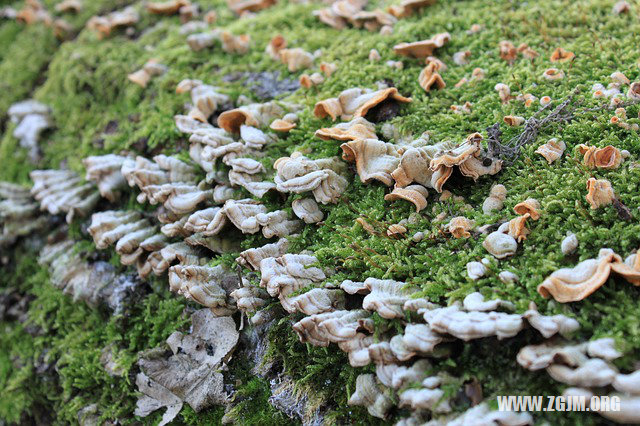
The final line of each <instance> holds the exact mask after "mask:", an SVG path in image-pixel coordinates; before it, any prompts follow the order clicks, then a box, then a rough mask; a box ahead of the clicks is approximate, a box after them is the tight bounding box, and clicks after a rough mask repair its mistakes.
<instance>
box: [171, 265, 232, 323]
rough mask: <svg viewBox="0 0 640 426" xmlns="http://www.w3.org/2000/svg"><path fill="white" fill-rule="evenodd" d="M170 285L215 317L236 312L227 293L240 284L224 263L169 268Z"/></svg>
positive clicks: (174, 290)
mask: <svg viewBox="0 0 640 426" xmlns="http://www.w3.org/2000/svg"><path fill="white" fill-rule="evenodd" d="M169 287H170V289H171V291H173V292H177V293H178V294H180V295H182V296H184V297H185V298H187V299H189V300H193V301H195V302H197V303H199V304H200V305H203V306H205V307H207V308H209V309H211V312H213V313H214V314H215V315H216V316H225V315H231V314H232V313H233V312H234V311H235V306H233V305H232V303H231V299H230V298H229V297H228V294H229V293H231V291H233V290H235V289H237V288H238V287H239V282H238V276H237V274H235V273H234V272H232V271H229V270H227V269H225V268H224V267H223V266H222V265H218V266H214V267H209V266H199V265H175V266H172V267H171V268H169Z"/></svg>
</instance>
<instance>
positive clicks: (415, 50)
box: [393, 33, 451, 59]
mask: <svg viewBox="0 0 640 426" xmlns="http://www.w3.org/2000/svg"><path fill="white" fill-rule="evenodd" d="M450 40H451V35H450V34H449V33H440V34H436V35H434V36H433V37H431V38H430V39H428V40H422V41H414V42H412V43H400V44H397V45H395V46H393V51H394V52H395V53H396V54H398V55H403V56H408V57H410V58H418V59H422V58H426V57H427V56H431V55H433V51H434V50H435V49H437V48H439V47H442V46H444V45H445V44H446V43H448V42H449V41H450Z"/></svg>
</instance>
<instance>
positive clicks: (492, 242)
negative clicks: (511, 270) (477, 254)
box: [482, 231, 518, 259]
mask: <svg viewBox="0 0 640 426" xmlns="http://www.w3.org/2000/svg"><path fill="white" fill-rule="evenodd" d="M482 247H484V248H485V249H486V250H487V251H488V252H489V253H491V254H492V255H494V256H495V257H496V258H497V259H504V258H505V257H508V256H512V255H514V254H515V253H516V250H517V249H518V243H517V241H516V240H515V239H514V238H513V237H512V236H510V235H508V234H505V233H503V232H501V231H495V232H492V233H490V234H489V235H487V238H485V240H484V241H483V242H482Z"/></svg>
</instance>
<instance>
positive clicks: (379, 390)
mask: <svg viewBox="0 0 640 426" xmlns="http://www.w3.org/2000/svg"><path fill="white" fill-rule="evenodd" d="M348 403H349V405H360V406H363V407H366V408H367V411H368V412H369V414H371V415H372V416H374V417H378V418H381V419H384V418H385V416H386V414H387V412H388V411H389V410H390V409H391V407H393V402H392V400H391V393H390V392H388V391H385V390H384V387H383V386H380V384H379V383H378V381H377V379H376V377H375V376H374V375H373V374H361V375H359V376H358V377H357V379H356V391H355V392H354V393H353V395H351V397H350V398H349V402H348Z"/></svg>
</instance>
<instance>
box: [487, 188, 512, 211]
mask: <svg viewBox="0 0 640 426" xmlns="http://www.w3.org/2000/svg"><path fill="white" fill-rule="evenodd" d="M506 197H507V189H506V188H505V187H504V185H501V184H497V185H493V186H492V187H491V191H490V192H489V196H488V197H487V198H486V199H485V200H484V202H483V203H482V212H483V213H484V214H490V213H491V212H493V211H496V210H502V206H503V204H504V200H505V198H506Z"/></svg>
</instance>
